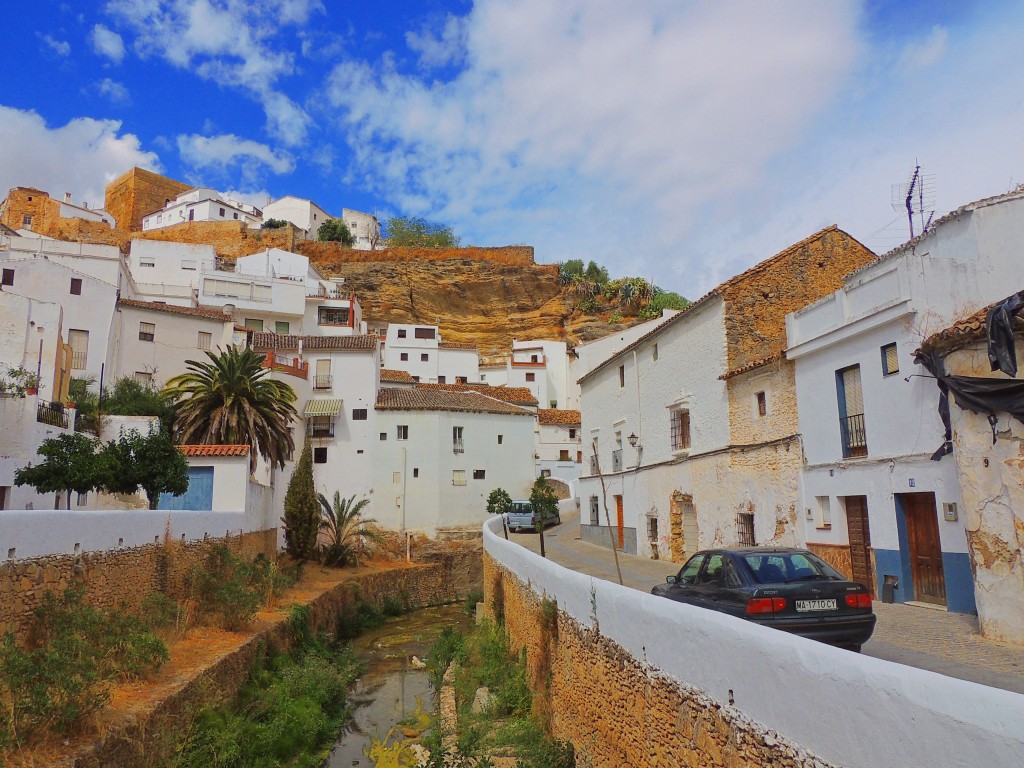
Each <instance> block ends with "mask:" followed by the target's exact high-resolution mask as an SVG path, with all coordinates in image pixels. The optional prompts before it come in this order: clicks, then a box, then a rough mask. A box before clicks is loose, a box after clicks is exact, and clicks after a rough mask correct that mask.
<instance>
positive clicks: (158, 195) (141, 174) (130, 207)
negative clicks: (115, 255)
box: [104, 168, 191, 232]
mask: <svg viewBox="0 0 1024 768" xmlns="http://www.w3.org/2000/svg"><path fill="white" fill-rule="evenodd" d="M189 189H191V187H190V186H189V185H188V184H184V183H182V182H180V181H175V180H174V179H169V178H167V177H166V176H161V175H160V174H159V173H153V172H152V171H147V170H145V169H143V168H132V169H131V170H129V171H127V172H125V173H123V174H121V175H120V176H118V177H117V178H116V179H114V180H113V181H112V182H110V183H109V184H107V189H106V200H105V203H104V208H106V210H107V211H108V212H109V213H110V214H111V215H112V216H113V217H114V218H115V219H116V220H117V227H118V229H122V230H127V231H130V232H135V231H138V230H141V229H142V217H143V216H148V215H149V214H151V213H154V212H156V211H158V210H160V209H161V208H163V207H164V203H165V201H166V200H168V199H170V200H173V199H174V198H175V197H177V196H178V195H180V194H181V193H182V192H187V191H188V190H189Z"/></svg>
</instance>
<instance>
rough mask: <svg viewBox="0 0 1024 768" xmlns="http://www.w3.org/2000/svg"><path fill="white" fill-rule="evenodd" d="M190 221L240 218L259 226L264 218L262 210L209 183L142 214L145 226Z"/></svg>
mask: <svg viewBox="0 0 1024 768" xmlns="http://www.w3.org/2000/svg"><path fill="white" fill-rule="evenodd" d="M189 221H240V222H242V223H243V224H245V225H246V226H249V227H258V226H260V224H261V223H262V221H263V212H262V211H261V210H260V209H259V208H257V207H255V206H253V205H249V204H248V203H243V202H241V201H240V200H235V199H233V198H230V197H228V196H227V195H224V194H222V193H220V192H217V191H216V190H214V189H210V188H209V187H196V188H194V189H190V190H188V191H187V192H182V193H181V194H180V195H178V196H177V197H175V198H174V199H173V200H172V199H170V198H168V199H167V200H166V201H165V202H164V207H163V208H161V209H160V210H159V211H154V212H153V213H151V214H149V215H147V216H143V217H142V229H143V231H147V230H151V229H162V228H163V227H170V226H173V225H175V224H184V223H186V222H189Z"/></svg>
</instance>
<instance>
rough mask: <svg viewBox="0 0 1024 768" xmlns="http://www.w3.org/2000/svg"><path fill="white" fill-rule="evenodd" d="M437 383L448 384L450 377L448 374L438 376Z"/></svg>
mask: <svg viewBox="0 0 1024 768" xmlns="http://www.w3.org/2000/svg"><path fill="white" fill-rule="evenodd" d="M437 383H438V384H447V383H448V378H447V377H446V376H438V377H437Z"/></svg>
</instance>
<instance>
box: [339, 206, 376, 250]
mask: <svg viewBox="0 0 1024 768" xmlns="http://www.w3.org/2000/svg"><path fill="white" fill-rule="evenodd" d="M341 220H342V221H344V222H345V223H346V224H347V225H348V228H349V231H350V232H351V233H352V235H353V236H354V237H355V239H356V242H355V245H353V246H352V247H353V248H355V249H356V250H358V251H368V250H370V249H371V248H373V247H374V245H375V244H378V243H379V242H380V221H378V220H377V217H376V216H374V215H373V214H371V213H362V212H360V211H353V210H352V209H351V208H343V209H342V211H341Z"/></svg>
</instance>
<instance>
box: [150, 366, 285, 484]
mask: <svg viewBox="0 0 1024 768" xmlns="http://www.w3.org/2000/svg"><path fill="white" fill-rule="evenodd" d="M206 356H207V357H209V358H210V362H208V363H206V362H197V361H195V360H186V361H185V362H186V364H187V365H188V367H189V369H190V370H189V371H188V372H187V373H183V374H181V375H180V376H175V377H174V378H172V379H170V380H169V381H168V382H167V386H166V387H165V388H164V391H163V395H164V397H166V398H167V399H168V400H170V401H171V402H172V403H174V405H175V409H176V412H177V413H176V415H175V419H174V433H175V438H176V439H177V441H178V442H179V443H202V444H206V445H218V444H231V445H245V444H247V445H249V447H250V452H249V455H250V457H251V458H250V463H251V465H252V466H253V467H254V468H255V465H256V454H257V453H258V454H259V455H260V456H262V457H263V458H265V459H267V460H268V461H269V462H270V463H271V464H272V465H273V464H277V465H278V466H280V467H284V462H285V459H287V458H288V457H289V456H290V455H291V453H292V451H293V450H294V449H295V442H294V440H293V439H292V435H291V432H290V431H289V430H288V426H289V425H290V424H291V422H292V419H294V418H296V413H295V407H294V406H293V405H292V403H294V402H295V391H294V390H293V389H292V388H291V387H289V386H288V385H287V384H285V383H284V382H282V381H275V380H274V379H270V378H268V375H269V374H270V369H269V368H264V367H263V355H261V354H259V353H258V352H254V351H253V350H252V349H249V348H247V347H246V348H244V349H243V348H241V347H229V348H228V349H226V350H224V351H221V350H220V349H218V351H217V353H213V352H207V353H206Z"/></svg>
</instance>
